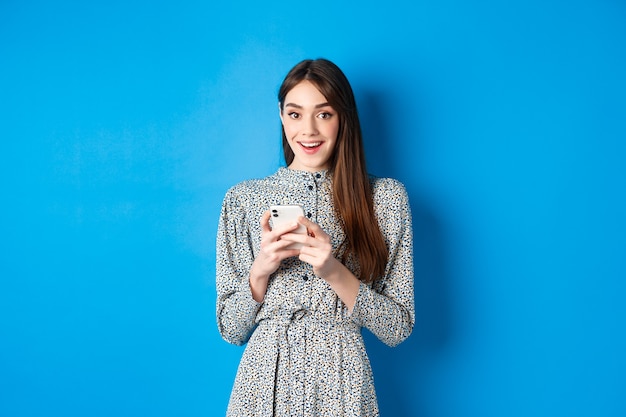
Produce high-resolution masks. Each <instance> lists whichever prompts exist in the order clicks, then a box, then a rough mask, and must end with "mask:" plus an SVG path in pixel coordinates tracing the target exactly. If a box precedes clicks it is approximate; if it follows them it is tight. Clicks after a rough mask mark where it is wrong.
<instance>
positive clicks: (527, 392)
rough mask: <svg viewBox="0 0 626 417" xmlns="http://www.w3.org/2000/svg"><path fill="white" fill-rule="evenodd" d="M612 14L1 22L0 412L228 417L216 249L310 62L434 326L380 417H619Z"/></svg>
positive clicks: (621, 100)
mask: <svg viewBox="0 0 626 417" xmlns="http://www.w3.org/2000/svg"><path fill="white" fill-rule="evenodd" d="M625 41H626V4H624V2H623V1H620V0H593V1H592V0H573V1H564V0H560V1H559V0H542V1H540V0H525V1H520V0H514V1H511V2H499V1H495V0H483V1H479V0H472V1H465V0H463V1H461V0H442V1H436V2H435V1H431V2H428V1H412V2H408V1H407V2H401V1H395V0H390V1H386V2H374V1H354V2H347V1H337V2H275V3H274V2H252V1H250V2H243V3H242V2H237V1H233V2H199V1H198V2H177V4H175V5H174V4H171V5H164V4H160V3H159V2H148V1H136V2H121V1H111V0H109V1H107V2H78V1H77V2H69V1H58V2H35V1H14V0H4V1H2V3H1V4H0V136H1V139H2V140H1V146H2V147H1V150H0V181H1V183H0V185H1V191H0V193H1V194H0V195H1V196H2V197H1V198H2V205H1V207H0V213H1V216H0V279H1V281H0V415H1V416H7V417H18V416H19V417H22V416H137V415H144V416H214V415H222V414H223V412H224V410H225V408H226V404H227V400H228V395H229V392H230V388H231V384H232V380H233V377H234V374H235V371H236V367H237V363H238V360H239V357H240V356H241V353H242V348H239V347H235V346H231V345H228V344H227V343H226V342H224V341H222V340H221V339H220V337H219V334H218V332H217V328H216V325H215V282H214V280H215V277H214V267H215V254H214V250H215V244H214V241H215V233H216V225H217V217H218V214H219V209H220V205H221V200H222V197H223V195H224V193H225V191H226V189H227V188H228V187H229V186H231V185H233V184H235V183H236V182H238V181H240V180H243V179H247V178H253V177H262V176H265V175H267V174H270V173H272V172H273V171H274V170H275V169H276V168H277V167H278V166H279V165H280V164H281V156H280V155H281V154H280V133H279V132H280V130H279V120H278V114H277V106H276V92H277V89H278V86H279V84H280V82H281V81H282V77H283V76H284V75H285V73H286V72H287V71H288V70H289V68H290V67H291V66H293V65H294V64H295V63H296V62H298V61H299V60H301V59H303V58H309V57H312V58H315V57H320V56H323V57H327V58H329V59H331V60H334V61H335V62H336V63H337V64H338V65H339V66H340V67H342V69H343V70H344V71H345V72H346V74H347V75H348V77H349V78H350V80H351V82H352V84H353V87H354V90H355V93H356V96H357V101H358V104H359V109H360V113H361V116H362V119H363V127H364V132H365V139H366V151H367V152H368V163H369V169H370V172H372V173H374V174H376V175H380V176H392V177H395V178H398V179H400V180H401V181H403V182H404V183H405V184H406V186H407V189H408V192H409V196H410V198H411V203H412V209H413V216H414V224H415V253H416V257H415V272H416V309H417V324H416V327H415V331H414V333H413V335H412V336H411V337H410V338H409V339H408V340H407V341H406V342H405V343H404V344H402V345H400V346H399V347H397V348H395V349H391V348H387V347H385V346H384V345H382V343H380V342H379V341H377V340H376V339H375V338H374V337H372V336H371V334H366V337H367V344H368V349H369V352H370V355H371V358H372V363H373V367H374V372H375V378H376V383H377V389H378V395H379V401H380V406H381V409H382V412H383V415H385V416H400V417H408V416H420V417H459V416H469V417H474V416H475V417H502V416H508V417H515V416H520V417H521V416H524V417H526V416H535V417H537V416H539V417H554V416H568V417H571V416H580V417H588V416H606V417H609V416H610V417H618V416H619V417H623V416H625V415H626V355H625V354H624V352H626V336H625V333H624V330H625V327H626V307H625V306H626V303H625V302H624V297H625V296H626V76H625V74H626V48H625Z"/></svg>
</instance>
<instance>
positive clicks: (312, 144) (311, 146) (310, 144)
mask: <svg viewBox="0 0 626 417" xmlns="http://www.w3.org/2000/svg"><path fill="white" fill-rule="evenodd" d="M300 146H302V147H303V148H304V149H310V150H313V149H317V148H319V147H320V146H322V142H300Z"/></svg>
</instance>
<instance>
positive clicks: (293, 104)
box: [285, 103, 332, 109]
mask: <svg viewBox="0 0 626 417" xmlns="http://www.w3.org/2000/svg"><path fill="white" fill-rule="evenodd" d="M285 107H295V108H296V109H302V108H303V107H302V106H301V105H299V104H296V103H287V104H285ZM322 107H332V106H331V105H330V103H320V104H316V105H315V108H316V109H321V108H322Z"/></svg>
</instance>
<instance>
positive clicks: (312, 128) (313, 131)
mask: <svg viewBox="0 0 626 417" xmlns="http://www.w3.org/2000/svg"><path fill="white" fill-rule="evenodd" d="M318 133H319V132H318V129H317V118H316V117H315V116H311V117H307V118H305V120H304V124H303V125H302V135H303V136H315V135H317V134H318Z"/></svg>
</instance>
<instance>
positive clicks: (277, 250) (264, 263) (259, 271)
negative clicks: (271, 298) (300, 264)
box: [250, 210, 300, 302]
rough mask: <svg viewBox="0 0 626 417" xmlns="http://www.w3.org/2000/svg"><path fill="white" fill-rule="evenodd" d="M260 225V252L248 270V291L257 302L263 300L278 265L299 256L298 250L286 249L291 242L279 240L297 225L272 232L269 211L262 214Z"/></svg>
mask: <svg viewBox="0 0 626 417" xmlns="http://www.w3.org/2000/svg"><path fill="white" fill-rule="evenodd" d="M260 223H261V250H260V251H259V254H258V255H257V257H256V258H255V259H254V262H253V263H252V267H251V268H250V289H251V290H252V298H254V299H255V300H256V301H257V302H261V301H263V298H265V291H266V290H267V283H268V281H269V277H270V275H271V274H272V273H274V272H275V271H276V270H277V269H278V267H279V266H280V263H281V262H282V261H283V260H284V259H287V258H290V257H292V256H298V255H299V254H300V249H286V247H287V246H289V245H290V244H291V243H293V242H291V241H288V240H281V239H280V237H281V236H282V235H284V234H285V233H289V232H292V231H294V230H295V229H296V228H297V227H298V223H294V224H292V225H288V226H284V227H280V228H276V229H274V230H272V229H271V228H270V212H269V210H268V211H266V212H265V213H263V216H261V220H260Z"/></svg>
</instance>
